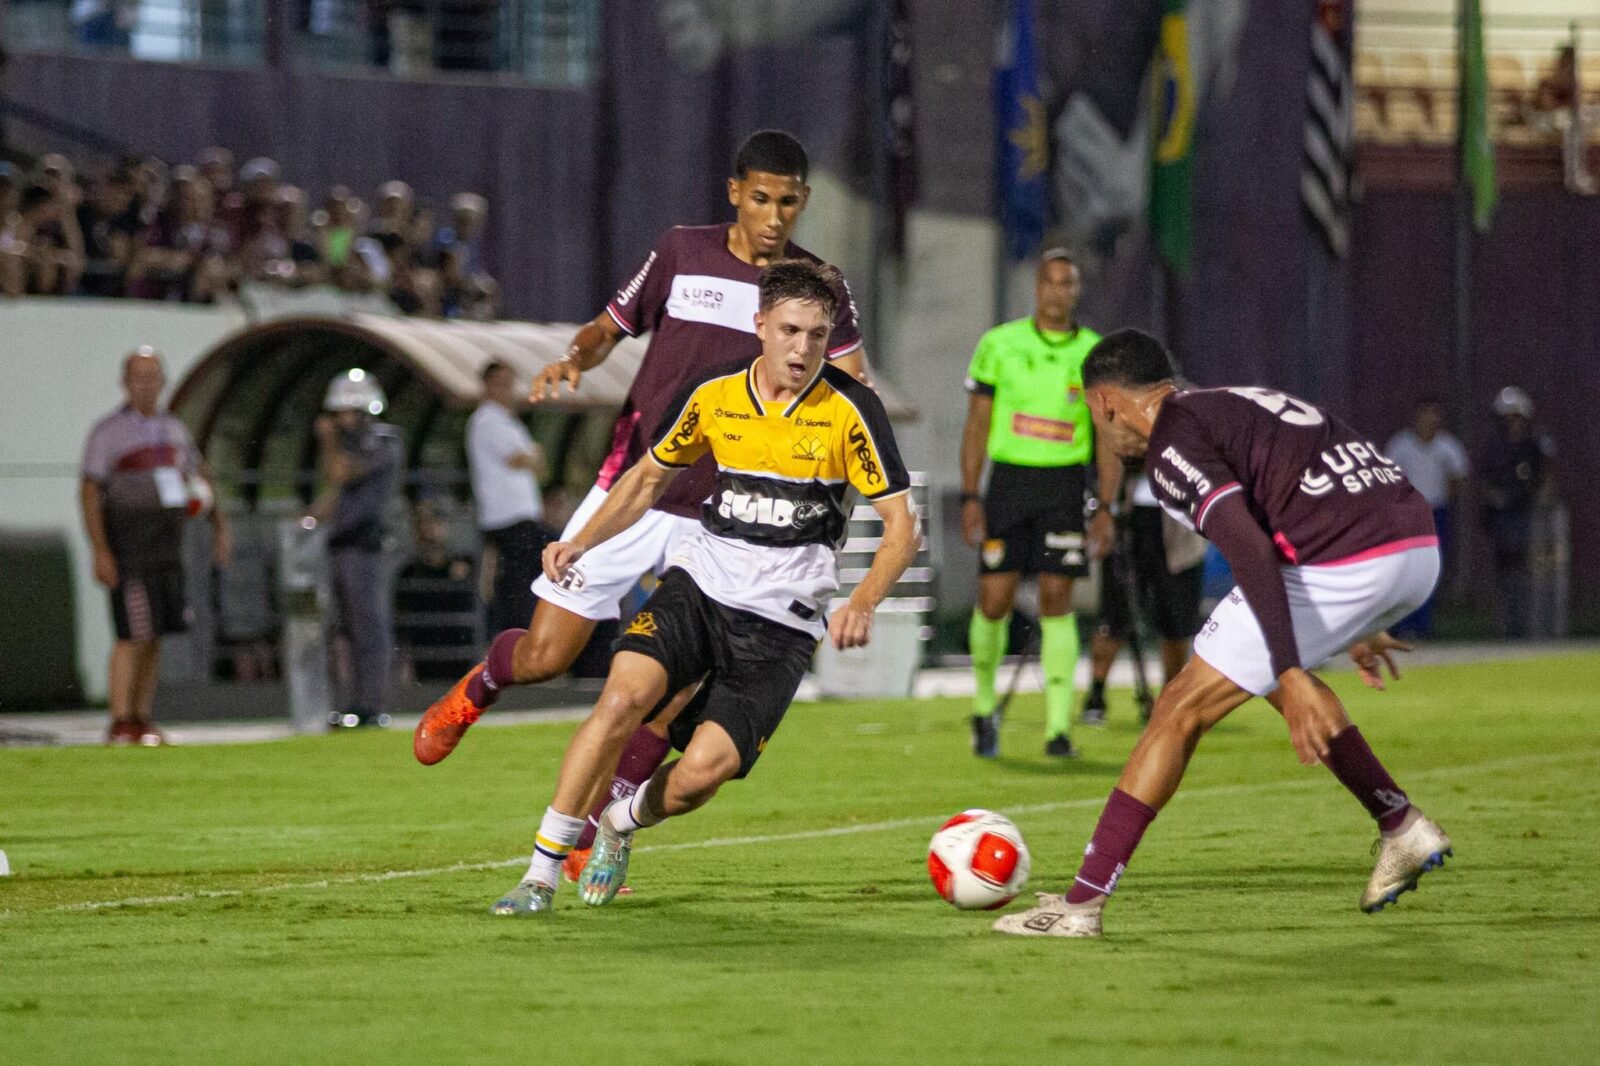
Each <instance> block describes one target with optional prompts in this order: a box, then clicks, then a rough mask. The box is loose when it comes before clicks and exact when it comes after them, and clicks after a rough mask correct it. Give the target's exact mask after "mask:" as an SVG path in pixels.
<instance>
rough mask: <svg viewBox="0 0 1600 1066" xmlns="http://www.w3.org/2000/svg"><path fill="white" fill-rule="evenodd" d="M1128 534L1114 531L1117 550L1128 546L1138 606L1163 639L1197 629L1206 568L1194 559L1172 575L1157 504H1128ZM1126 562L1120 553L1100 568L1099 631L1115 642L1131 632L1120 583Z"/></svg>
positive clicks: (1182, 637)
mask: <svg viewBox="0 0 1600 1066" xmlns="http://www.w3.org/2000/svg"><path fill="white" fill-rule="evenodd" d="M1127 521H1128V523H1129V528H1128V531H1127V533H1128V535H1126V536H1122V535H1120V534H1121V532H1122V531H1121V530H1119V531H1118V533H1119V536H1118V540H1117V551H1118V552H1119V553H1120V552H1123V551H1126V550H1128V549H1129V547H1130V546H1131V548H1132V551H1133V571H1134V574H1133V576H1134V582H1135V583H1136V584H1137V585H1138V587H1139V610H1140V611H1141V612H1143V614H1144V618H1145V621H1146V622H1148V623H1149V624H1150V626H1151V627H1152V628H1153V629H1155V631H1156V633H1158V634H1159V635H1160V636H1161V639H1162V640H1186V639H1188V638H1189V637H1192V636H1194V635H1195V633H1197V632H1199V630H1200V586H1201V582H1202V580H1203V578H1204V573H1203V572H1204V570H1205V567H1204V566H1203V565H1202V564H1199V563H1196V564H1195V565H1194V566H1191V567H1189V568H1188V569H1187V570H1180V571H1178V572H1177V573H1176V574H1174V573H1172V572H1171V571H1170V570H1168V569H1167V546H1166V540H1165V538H1164V536H1163V534H1162V528H1161V508H1159V507H1132V508H1129V513H1128V518H1127ZM1123 567H1124V563H1123V561H1122V560H1121V559H1120V558H1119V557H1118V556H1112V557H1111V558H1109V559H1107V560H1106V561H1105V564H1104V566H1103V567H1102V568H1101V572H1100V624H1099V632H1101V633H1103V634H1105V635H1106V636H1108V637H1110V638H1112V639H1113V640H1117V641H1124V640H1127V639H1128V637H1129V635H1130V634H1131V633H1132V631H1133V614H1132V612H1131V611H1130V610H1129V609H1128V595H1127V589H1125V588H1124V587H1123V584H1124V583H1123V580H1122V575H1123Z"/></svg>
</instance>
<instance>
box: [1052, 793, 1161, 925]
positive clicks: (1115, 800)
mask: <svg viewBox="0 0 1600 1066" xmlns="http://www.w3.org/2000/svg"><path fill="white" fill-rule="evenodd" d="M1155 817H1156V810H1155V808H1154V807H1151V806H1149V805H1148V804H1144V803H1140V802H1139V801H1138V800H1136V799H1134V798H1133V797H1132V796H1130V795H1128V794H1127V793H1126V792H1124V791H1122V789H1120V788H1114V789H1112V790H1111V798H1110V799H1108V800H1106V808H1105V810H1103V811H1101V812H1100V821H1098V822H1096V823H1095V827H1094V836H1093V837H1092V838H1091V839H1090V840H1089V846H1088V847H1087V848H1084V849H1083V865H1082V866H1080V867H1078V876H1077V877H1075V878H1073V880H1072V887H1071V888H1070V889H1068V890H1067V902H1068V903H1087V902H1089V901H1090V900H1091V899H1094V898H1095V897H1096V896H1109V895H1111V893H1112V892H1113V891H1115V890H1116V887H1117V879H1118V878H1119V877H1121V876H1122V871H1123V870H1124V869H1126V868H1127V865H1128V860H1129V859H1131V858H1133V849H1134V848H1137V847H1138V846H1139V839H1140V838H1141V837H1143V836H1144V831H1145V830H1146V829H1148V828H1150V823H1151V822H1153V821H1155Z"/></svg>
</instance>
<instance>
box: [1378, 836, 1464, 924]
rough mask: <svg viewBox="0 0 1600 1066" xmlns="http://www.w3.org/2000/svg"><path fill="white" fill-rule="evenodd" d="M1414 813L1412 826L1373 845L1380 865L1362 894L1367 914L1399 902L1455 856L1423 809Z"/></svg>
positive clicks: (1448, 841) (1383, 837)
mask: <svg viewBox="0 0 1600 1066" xmlns="http://www.w3.org/2000/svg"><path fill="white" fill-rule="evenodd" d="M1415 813H1416V817H1415V818H1412V819H1411V824H1410V825H1409V826H1406V827H1405V828H1404V829H1402V830H1400V831H1399V832H1397V833H1394V834H1387V833H1386V834H1384V835H1383V836H1380V837H1379V838H1378V842H1377V843H1376V844H1374V845H1373V846H1372V849H1373V850H1374V851H1375V852H1377V853H1378V864H1377V866H1376V867H1374V869H1373V871H1372V880H1370V881H1368V882H1367V890H1366V891H1365V892H1363V893H1362V894H1361V909H1362V910H1364V911H1366V912H1367V913H1368V914H1376V913H1378V912H1379V911H1381V910H1383V908H1385V907H1387V906H1388V905H1389V904H1391V903H1393V902H1395V901H1396V900H1398V899H1399V898H1400V894H1401V893H1403V892H1410V891H1411V890H1412V889H1414V888H1416V887H1417V880H1418V879H1419V878H1421V877H1422V875H1423V874H1425V873H1427V872H1428V871H1429V870H1435V869H1438V868H1439V867H1441V866H1443V865H1444V860H1445V858H1446V856H1449V855H1454V854H1455V851H1454V850H1453V849H1452V848H1451V846H1450V838H1449V837H1448V836H1446V835H1445V832H1444V830H1443V829H1441V828H1439V824H1438V823H1437V822H1435V821H1433V820H1432V819H1430V818H1429V817H1428V816H1427V815H1425V814H1423V813H1422V812H1421V811H1420V810H1419V811H1416V812H1415Z"/></svg>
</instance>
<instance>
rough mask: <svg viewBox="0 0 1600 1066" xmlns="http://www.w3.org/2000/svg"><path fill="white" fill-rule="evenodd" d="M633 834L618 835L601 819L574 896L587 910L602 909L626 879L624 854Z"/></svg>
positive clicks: (626, 860)
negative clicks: (588, 908) (579, 899)
mask: <svg viewBox="0 0 1600 1066" xmlns="http://www.w3.org/2000/svg"><path fill="white" fill-rule="evenodd" d="M632 851H633V834H632V833H619V832H617V831H616V830H615V829H612V828H611V823H610V822H609V821H607V820H606V819H605V818H604V817H602V818H601V819H600V828H599V830H598V831H597V832H596V833H595V835H594V850H593V851H591V852H590V853H589V861H588V863H587V864H586V865H585V866H584V868H583V873H581V874H579V875H578V895H579V896H580V897H581V898H582V899H583V901H584V902H585V903H587V904H588V905H589V906H591V907H603V906H605V905H606V904H607V903H610V902H611V901H612V900H613V899H615V898H616V895H617V893H618V892H619V891H621V889H622V883H623V882H624V881H626V880H627V879H628V855H629V854H630V853H631V852H632Z"/></svg>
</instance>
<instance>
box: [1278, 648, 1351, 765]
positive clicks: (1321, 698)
mask: <svg viewBox="0 0 1600 1066" xmlns="http://www.w3.org/2000/svg"><path fill="white" fill-rule="evenodd" d="M1278 680H1279V682H1280V688H1279V691H1280V693H1281V694H1282V698H1281V701H1280V703H1279V707H1278V710H1279V712H1280V713H1281V714H1282V715H1283V720H1284V721H1285V722H1287V723H1288V725H1289V740H1290V742H1291V743H1293V744H1294V750H1295V754H1296V755H1298V756H1300V761H1301V762H1303V763H1305V764H1306V765H1307V766H1315V765H1316V764H1317V763H1318V762H1319V761H1321V760H1322V759H1324V758H1326V757H1327V755H1328V742H1329V741H1330V740H1332V739H1333V738H1334V737H1336V736H1338V735H1339V733H1340V732H1341V731H1342V730H1343V729H1344V728H1345V726H1347V725H1349V724H1350V719H1349V718H1347V717H1346V716H1345V713H1344V707H1343V705H1341V704H1340V703H1339V697H1337V696H1335V695H1334V694H1333V690H1332V689H1330V688H1329V687H1328V686H1327V685H1324V684H1323V683H1322V682H1321V681H1318V680H1317V679H1316V678H1315V677H1313V676H1311V674H1309V673H1307V672H1306V671H1305V670H1300V669H1294V670H1286V671H1284V673H1283V676H1282V677H1280V678H1279V679H1278Z"/></svg>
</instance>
